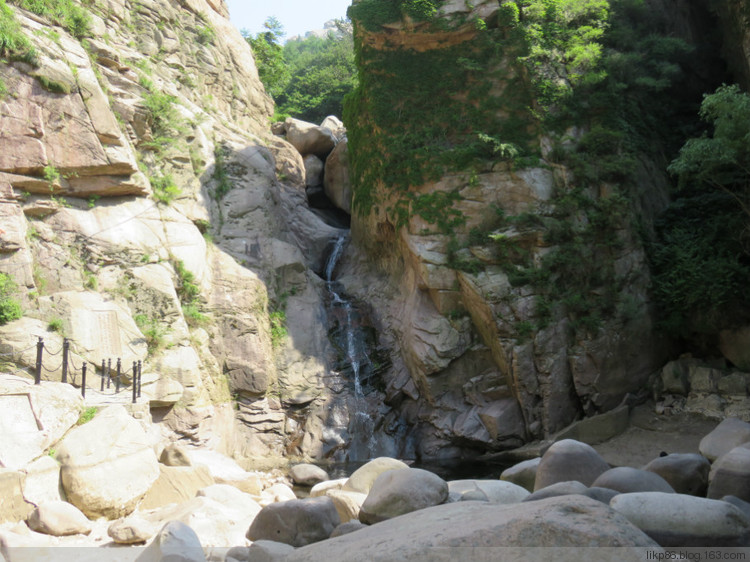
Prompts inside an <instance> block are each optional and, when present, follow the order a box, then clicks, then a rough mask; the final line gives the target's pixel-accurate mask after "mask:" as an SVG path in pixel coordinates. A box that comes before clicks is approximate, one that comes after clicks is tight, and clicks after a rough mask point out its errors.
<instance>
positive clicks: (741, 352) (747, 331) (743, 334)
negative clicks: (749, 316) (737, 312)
mask: <svg viewBox="0 0 750 562" xmlns="http://www.w3.org/2000/svg"><path fill="white" fill-rule="evenodd" d="M719 349H720V350H721V353H722V354H723V355H724V357H726V358H727V359H729V361H731V362H732V363H733V364H734V365H736V366H737V367H738V368H740V369H742V370H743V371H750V326H744V327H742V328H739V329H735V330H723V331H721V332H719Z"/></svg>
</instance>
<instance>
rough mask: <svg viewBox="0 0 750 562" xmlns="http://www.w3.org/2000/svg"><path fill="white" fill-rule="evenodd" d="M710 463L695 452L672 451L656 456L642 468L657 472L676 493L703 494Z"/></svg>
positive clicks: (706, 484) (706, 485)
mask: <svg viewBox="0 0 750 562" xmlns="http://www.w3.org/2000/svg"><path fill="white" fill-rule="evenodd" d="M710 468H711V463H710V462H708V459H707V458H706V457H704V456H703V455H699V454H697V453H672V454H670V455H666V456H663V457H658V458H656V459H654V460H652V461H651V462H650V463H648V464H647V465H646V466H645V467H644V468H643V470H648V471H649V472H653V473H655V474H658V475H659V476H661V477H662V478H664V480H666V481H667V482H668V483H669V485H670V486H672V488H673V489H674V491H675V492H677V493H678V494H688V495H691V496H703V495H705V493H706V488H707V487H708V471H709V469H710Z"/></svg>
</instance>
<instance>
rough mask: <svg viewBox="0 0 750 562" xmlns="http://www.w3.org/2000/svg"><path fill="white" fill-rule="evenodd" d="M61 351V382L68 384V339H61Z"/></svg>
mask: <svg viewBox="0 0 750 562" xmlns="http://www.w3.org/2000/svg"><path fill="white" fill-rule="evenodd" d="M62 349H63V356H62V382H68V352H69V351H70V341H68V338H63V348H62Z"/></svg>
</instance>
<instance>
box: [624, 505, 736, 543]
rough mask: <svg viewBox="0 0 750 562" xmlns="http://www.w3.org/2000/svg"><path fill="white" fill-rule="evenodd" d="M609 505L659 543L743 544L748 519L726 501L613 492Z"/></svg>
mask: <svg viewBox="0 0 750 562" xmlns="http://www.w3.org/2000/svg"><path fill="white" fill-rule="evenodd" d="M609 505H610V507H611V508H612V509H614V510H615V511H617V512H619V513H621V514H622V515H624V516H625V517H627V518H628V520H630V521H631V522H632V523H633V524H634V525H635V526H636V527H638V528H639V529H641V530H642V531H643V532H644V533H646V534H647V535H648V536H650V537H651V538H653V539H654V540H655V541H656V542H658V543H659V544H660V545H661V546H684V547H688V546H746V545H747V539H748V533H749V532H750V520H748V518H747V517H746V516H745V514H744V513H742V511H740V509H739V508H737V507H735V506H733V505H732V504H730V503H728V502H723V501H721V500H711V499H706V498H696V497H695V496H688V495H686V494H668V493H664V492H634V493H632V494H620V495H618V496H615V497H614V498H612V501H611V502H610V503H609Z"/></svg>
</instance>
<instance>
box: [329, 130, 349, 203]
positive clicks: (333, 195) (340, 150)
mask: <svg viewBox="0 0 750 562" xmlns="http://www.w3.org/2000/svg"><path fill="white" fill-rule="evenodd" d="M347 146H348V143H347V141H346V139H344V140H342V141H341V142H339V143H338V144H337V145H336V148H334V149H333V152H331V154H330V155H329V156H328V158H327V159H326V165H325V174H324V175H323V185H324V187H325V192H326V196H327V197H328V199H330V200H331V202H332V203H333V204H334V205H336V207H338V208H339V209H341V210H342V211H344V212H346V213H349V214H351V213H352V183H351V180H350V179H349V158H348V148H347Z"/></svg>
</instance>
